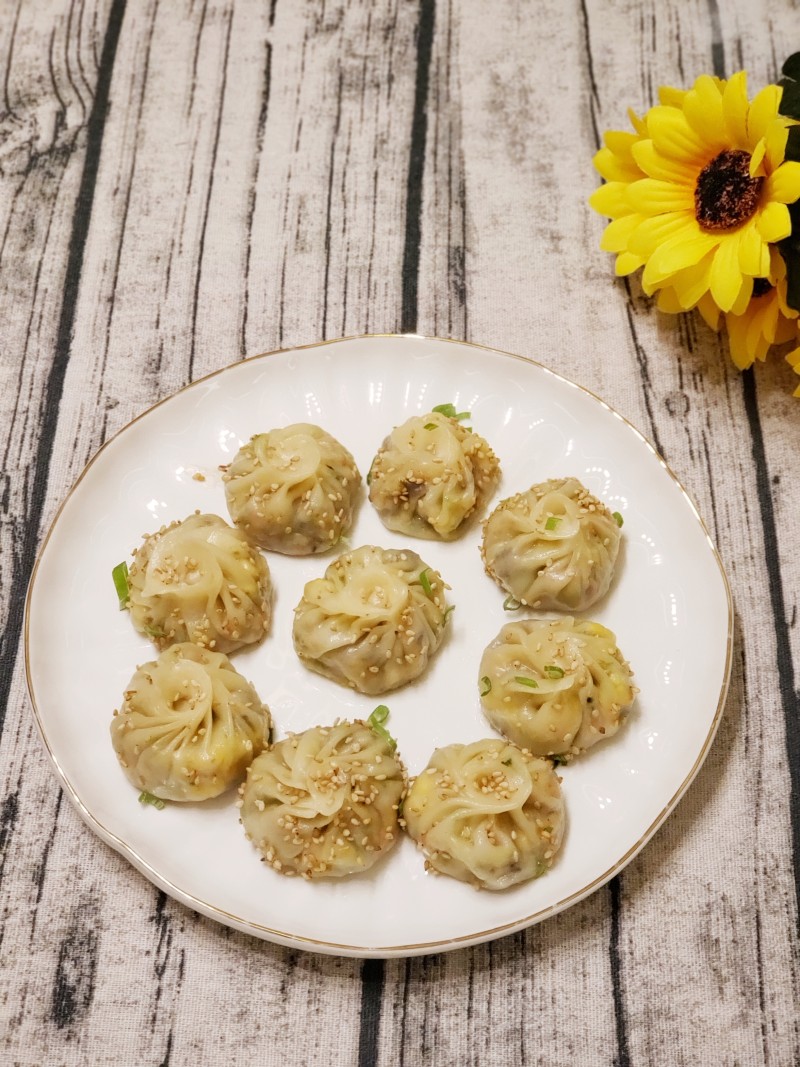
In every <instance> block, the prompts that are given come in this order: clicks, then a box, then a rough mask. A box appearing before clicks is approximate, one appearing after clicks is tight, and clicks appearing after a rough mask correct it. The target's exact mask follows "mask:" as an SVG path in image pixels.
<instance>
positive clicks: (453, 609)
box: [442, 604, 456, 622]
mask: <svg viewBox="0 0 800 1067" xmlns="http://www.w3.org/2000/svg"><path fill="white" fill-rule="evenodd" d="M455 610H456V606H455V604H451V605H450V607H449V608H448V609H447V610H446V611H445V613H444V619H443V620H442V621H443V622H447V620H448V619H449V618H450V616H451V615H452V614H453V612H454V611H455Z"/></svg>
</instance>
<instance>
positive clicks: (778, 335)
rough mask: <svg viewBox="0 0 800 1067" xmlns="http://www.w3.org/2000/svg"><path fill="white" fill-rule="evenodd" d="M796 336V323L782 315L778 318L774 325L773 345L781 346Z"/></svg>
mask: <svg viewBox="0 0 800 1067" xmlns="http://www.w3.org/2000/svg"><path fill="white" fill-rule="evenodd" d="M796 334H797V323H796V322H793V321H792V320H791V319H787V318H785V316H784V315H783V313H781V314H780V315H779V316H778V321H777V323H776V325H775V344H776V345H782V344H785V343H786V341H791V339H792V338H793V337H794V336H796Z"/></svg>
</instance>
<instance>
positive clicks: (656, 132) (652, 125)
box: [647, 106, 715, 171]
mask: <svg viewBox="0 0 800 1067" xmlns="http://www.w3.org/2000/svg"><path fill="white" fill-rule="evenodd" d="M647 131H648V133H649V134H650V137H651V138H652V140H653V144H654V145H655V148H656V150H657V151H658V152H659V154H660V155H662V156H666V157H667V158H668V159H675V160H677V161H679V162H682V163H688V164H690V165H692V166H694V167H695V168H696V169H697V171H700V170H702V168H703V167H704V166H705V165H706V163H708V162H709V160H711V159H713V157H714V155H715V153H714V150H713V149H711V150H710V151H709V149H708V146H707V145H706V144H705V142H704V141H703V139H702V138H701V137H698V135H697V134H696V133H695V132H694V130H693V129H692V127H691V126H690V125H689V123H688V121H687V119H686V116H685V115H684V114H683V112H682V111H678V110H677V108H674V107H658V106H656V107H651V108H650V110H649V111H648V112H647Z"/></svg>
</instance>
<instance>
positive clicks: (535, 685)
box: [514, 674, 539, 689]
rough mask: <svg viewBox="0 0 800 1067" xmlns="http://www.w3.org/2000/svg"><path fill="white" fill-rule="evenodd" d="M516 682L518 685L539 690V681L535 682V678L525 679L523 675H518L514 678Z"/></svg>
mask: <svg viewBox="0 0 800 1067" xmlns="http://www.w3.org/2000/svg"><path fill="white" fill-rule="evenodd" d="M514 681H515V682H516V683H517V685H527V687H528V688H529V689H538V688H539V683H538V682H537V681H535V680H534V679H533V678H523V676H522V675H521V674H516V675H515V676H514Z"/></svg>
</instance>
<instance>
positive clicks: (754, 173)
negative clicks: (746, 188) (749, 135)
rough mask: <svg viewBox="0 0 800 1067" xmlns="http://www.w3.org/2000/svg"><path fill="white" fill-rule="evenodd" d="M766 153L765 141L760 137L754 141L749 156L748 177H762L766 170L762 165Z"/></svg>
mask: <svg viewBox="0 0 800 1067" xmlns="http://www.w3.org/2000/svg"><path fill="white" fill-rule="evenodd" d="M766 154H767V142H766V140H765V139H764V138H763V137H762V138H761V140H760V141H758V142H757V143H756V146H755V148H754V149H753V151H752V154H751V156H750V167H749V171H750V177H751V178H763V177H764V176H765V175H766V173H767V171H766V168H765V167H764V157H765V156H766Z"/></svg>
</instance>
